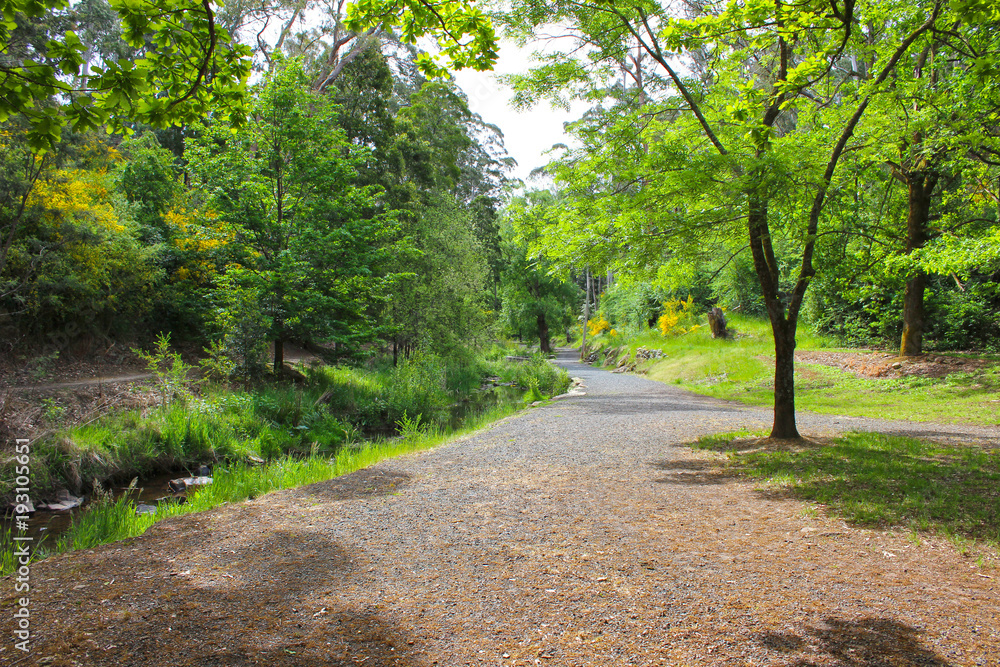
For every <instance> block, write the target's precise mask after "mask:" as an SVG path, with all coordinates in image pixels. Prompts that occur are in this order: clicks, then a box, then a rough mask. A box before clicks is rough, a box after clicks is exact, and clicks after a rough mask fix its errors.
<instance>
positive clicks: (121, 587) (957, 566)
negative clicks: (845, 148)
mask: <svg viewBox="0 0 1000 667" xmlns="http://www.w3.org/2000/svg"><path fill="white" fill-rule="evenodd" d="M571 374H573V375H576V376H580V377H582V378H583V379H584V382H585V385H586V388H585V389H584V391H585V392H586V394H585V395H583V396H576V397H572V398H568V399H564V400H562V401H557V402H555V403H553V404H550V405H548V406H544V407H540V408H537V409H534V410H531V411H528V412H526V413H522V414H520V415H517V416H515V417H512V418H509V419H506V420H504V421H502V422H500V423H499V424H497V425H495V426H493V427H492V428H490V429H487V430H484V431H481V432H479V433H477V434H474V435H472V436H468V437H466V438H464V439H462V440H459V441H456V442H454V443H452V444H449V445H447V446H444V447H441V448H439V449H436V450H434V451H431V452H425V453H423V454H418V455H413V456H408V457H404V458H400V459H395V460H391V461H385V462H383V463H382V464H380V465H378V466H375V467H374V468H371V469H368V470H364V471H359V472H358V473H355V474H353V475H349V476H347V477H345V478H341V479H338V480H332V481H330V482H327V483H322V484H317V485H313V486H311V487H306V488H303V489H298V490H293V491H287V492H281V493H275V494H270V495H268V496H265V497H263V498H260V499H258V500H256V501H252V502H248V503H243V504H240V505H235V506H228V507H222V508H218V509H216V510H214V511H211V512H207V513H204V514H200V515H192V516H187V517H179V518H177V519H173V520H170V521H166V522H163V523H161V524H158V525H157V526H155V527H154V528H153V529H152V530H151V531H150V532H149V533H148V534H147V535H145V536H143V537H141V538H138V539H135V540H131V541H128V542H124V543H118V544H113V545H107V546H105V547H102V548H99V549H95V550H93V551H90V552H83V553H74V554H68V555H64V556H60V557H55V558H52V559H50V560H47V561H45V562H42V563H38V564H35V565H34V566H33V567H32V570H31V585H32V591H31V613H32V616H31V629H32V632H33V643H32V646H31V653H30V655H28V656H23V662H19V660H21V659H22V655H21V654H20V652H16V651H15V650H14V649H13V648H12V642H11V641H10V640H9V639H5V643H4V645H3V646H2V647H0V662H2V663H3V664H4V665H8V664H9V665H13V664H45V665H115V666H122V665H226V666H236V665H297V666H317V667H318V666H320V665H323V666H329V665H333V666H346V665H351V666H358V665H364V666H365V667H371V666H373V665H377V666H380V665H400V666H404V665H405V666H408V667H425V666H428V667H429V666H431V665H442V666H444V665H448V666H450V665H538V664H548V665H566V666H570V665H615V666H617V665H796V666H801V667H805V666H811V665H816V666H818V665H845V666H851V667H860V666H866V667H867V666H872V667H874V666H876V665H895V666H899V665H903V666H911V665H912V666H916V665H997V664H998V660H1000V602H998V599H1000V591H998V590H997V588H998V587H997V584H998V581H997V580H998V579H1000V574H998V573H996V572H995V571H990V572H987V573H985V574H986V576H984V574H983V573H982V572H980V571H978V570H976V569H975V568H974V567H972V566H971V564H970V563H969V562H968V561H966V560H964V559H963V558H962V557H961V556H959V555H958V554H957V553H956V551H955V549H954V548H953V547H951V546H950V545H948V544H945V543H940V542H937V541H935V540H926V539H925V540H922V541H919V543H917V542H916V541H913V542H911V541H910V540H908V539H907V536H906V535H905V534H896V533H884V532H877V531H870V530H860V529H855V528H852V527H849V526H846V525H845V524H844V523H843V522H841V521H839V520H836V519H832V518H827V517H823V516H812V515H811V514H812V513H810V512H806V511H804V509H805V508H804V506H803V504H802V503H799V502H796V501H791V500H787V499H783V498H780V497H774V496H773V495H768V494H765V493H762V492H759V491H755V490H754V487H753V486H752V485H750V484H747V483H745V482H742V481H739V480H736V479H733V478H731V477H727V476H725V475H723V474H721V473H720V472H719V471H718V469H717V468H716V467H715V464H714V463H713V462H712V461H711V460H710V459H708V458H706V457H705V455H702V454H698V453H695V452H692V450H690V449H688V448H687V447H685V446H684V445H685V443H689V442H691V441H692V440H693V439H694V438H695V437H697V436H698V435H701V434H706V433H710V432H716V431H720V430H731V429H735V428H742V427H749V428H759V427H761V426H765V425H767V424H768V423H769V415H768V413H767V412H766V411H760V410H755V409H748V408H742V407H738V406H734V405H732V404H727V403H722V402H719V401H714V400H710V399H705V398H701V397H697V396H692V395H690V394H687V393H684V392H682V391H680V390H678V389H676V388H674V387H669V386H665V385H661V384H658V383H654V382H651V381H648V380H645V379H643V378H638V377H633V376H622V375H613V374H611V373H607V372H604V371H599V370H596V369H591V368H587V367H582V366H578V365H571ZM838 421H839V422H843V421H844V420H838V419H837V418H827V417H821V416H809V415H803V416H802V418H801V427H802V429H803V430H804V431H806V432H809V433H817V434H818V433H830V432H834V431H837V430H839V429H840V428H841V427H856V426H857V424H849V425H846V426H845V425H844V424H843V423H837V422H838ZM853 421H855V420H852V422H853ZM911 427H913V425H905V424H904V425H898V424H897V425H895V426H894V427H893V428H896V429H898V430H907V429H908V428H911ZM913 428H920V429H924V430H934V429H933V427H927V426H920V427H913ZM938 431H940V433H941V434H943V435H942V436H941V437H952V438H954V437H959V436H958V435H957V433H958V432H957V431H956V430H954V429H950V428H949V429H948V430H942V429H938ZM976 437H977V438H980V439H983V440H984V441H990V440H995V439H996V433H990V432H988V431H985V430H984V431H983V432H978V433H977V434H976ZM987 577H990V578H987ZM0 584H2V585H3V586H4V593H3V596H2V598H0V599H3V605H2V606H3V608H4V609H5V610H10V609H12V608H13V605H14V597H15V594H14V593H13V582H12V581H6V582H0ZM10 616H11V613H10V612H7V611H5V612H4V613H3V616H2V618H0V631H2V634H3V636H4V637H6V638H9V637H10V636H11V618H10Z"/></svg>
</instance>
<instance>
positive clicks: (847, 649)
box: [757, 617, 951, 667]
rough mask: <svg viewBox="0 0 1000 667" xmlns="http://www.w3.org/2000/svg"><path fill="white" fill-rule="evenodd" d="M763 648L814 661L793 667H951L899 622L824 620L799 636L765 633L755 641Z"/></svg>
mask: <svg viewBox="0 0 1000 667" xmlns="http://www.w3.org/2000/svg"><path fill="white" fill-rule="evenodd" d="M757 641H759V642H760V643H761V644H762V645H763V646H765V647H767V648H768V649H771V650H772V651H778V652H781V653H800V652H804V651H809V653H810V654H812V655H816V654H818V655H817V657H816V658H805V657H800V658H798V659H797V660H796V661H795V662H792V663H788V664H789V665H791V666H793V667H813V666H815V665H820V664H823V665H825V664H830V663H829V660H830V659H831V658H832V659H833V660H835V661H836V662H835V663H834V664H836V665H840V666H842V667H949V665H950V664H951V663H949V662H948V661H947V660H945V659H944V658H943V657H941V656H940V655H938V654H937V653H935V652H934V651H933V650H931V649H929V648H927V647H926V646H924V645H923V643H922V642H921V641H920V634H919V633H918V631H917V630H916V629H915V628H913V627H911V626H909V625H906V624H905V623H900V622H899V621H895V620H891V619H886V618H877V617H869V618H863V619H860V620H853V621H849V620H844V619H840V618H825V619H823V625H822V626H820V627H806V628H803V632H802V633H801V634H795V633H792V632H787V633H782V632H765V633H761V634H760V635H758V637H757Z"/></svg>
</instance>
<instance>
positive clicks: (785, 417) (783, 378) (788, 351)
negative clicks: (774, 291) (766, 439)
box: [771, 318, 799, 438]
mask: <svg viewBox="0 0 1000 667" xmlns="http://www.w3.org/2000/svg"><path fill="white" fill-rule="evenodd" d="M796 324H797V322H790V321H788V320H786V319H784V318H781V320H780V321H778V322H775V321H774V320H773V319H772V320H771V331H773V332H774V423H773V424H772V425H771V437H772V438H798V437H799V431H798V428H797V426H796V424H795V329H796Z"/></svg>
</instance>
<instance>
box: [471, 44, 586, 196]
mask: <svg viewBox="0 0 1000 667" xmlns="http://www.w3.org/2000/svg"><path fill="white" fill-rule="evenodd" d="M533 50H535V48H534V47H532V46H531V45H528V46H527V47H524V48H520V47H518V46H517V45H516V44H513V43H512V42H507V41H501V43H500V49H499V56H500V58H499V60H498V61H497V65H496V68H495V70H494V71H493V72H476V71H475V70H471V69H466V70H461V71H458V72H453V75H454V77H455V81H456V82H457V83H458V85H459V86H460V87H461V88H462V90H464V91H465V94H466V95H468V97H469V108H470V109H471V110H472V112H473V113H477V114H479V115H480V116H482V118H483V120H484V121H486V122H487V123H492V124H493V125H496V126H497V127H499V128H500V130H501V131H502V132H503V135H504V145H505V146H506V147H507V153H508V154H510V156H511V157H513V158H514V159H515V160H517V168H516V169H514V171H513V173H511V174H510V175H511V176H515V177H517V178H520V179H522V180H525V181H527V180H528V175H529V174H530V173H531V170H532V169H535V168H537V167H542V166H544V165H545V164H546V163H547V162H548V161H549V158H548V157H546V156H545V155H543V153H544V152H545V151H547V150H549V149H550V148H552V146H553V144H559V143H567V144H568V143H570V141H569V139H568V138H567V137H566V135H565V134H563V123H565V122H567V121H571V120H576V119H577V118H579V117H580V112H568V111H563V110H562V109H553V108H552V107H551V106H550V105H549V103H548V102H544V101H543V102H540V103H539V104H536V105H535V106H534V107H533V108H531V109H530V110H527V111H517V110H516V109H514V108H513V107H512V106H511V105H510V99H511V97H513V93H512V91H511V90H510V88H508V87H507V86H505V85H503V84H502V83H500V82H499V81H497V74H516V73H520V72H524V71H526V70H527V69H528V67H530V65H531V63H530V59H529V56H530V55H531V52H532V51H533Z"/></svg>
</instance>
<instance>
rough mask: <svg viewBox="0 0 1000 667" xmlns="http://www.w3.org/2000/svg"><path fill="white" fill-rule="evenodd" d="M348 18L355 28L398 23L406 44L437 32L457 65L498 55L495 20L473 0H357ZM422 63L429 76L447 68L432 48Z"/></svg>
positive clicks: (485, 62)
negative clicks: (432, 52) (440, 0)
mask: <svg viewBox="0 0 1000 667" xmlns="http://www.w3.org/2000/svg"><path fill="white" fill-rule="evenodd" d="M345 23H346V25H347V28H348V29H349V30H352V31H354V32H362V31H365V30H368V29H373V28H382V29H387V28H395V29H397V30H398V31H399V35H400V38H401V39H402V41H403V42H404V43H406V44H416V43H417V40H419V39H421V38H422V37H427V36H433V37H434V38H436V40H437V43H438V46H439V47H440V49H441V53H442V54H443V55H444V56H445V58H446V59H447V66H448V67H451V68H453V69H465V68H466V67H471V68H473V69H477V70H480V71H482V70H489V69H492V68H493V63H494V62H496V58H497V54H496V34H495V32H494V30H493V24H492V23H491V21H490V19H489V18H488V17H487V16H486V15H485V14H483V13H482V11H480V10H479V8H478V7H475V6H473V3H472V2H470V1H468V0H449V1H447V2H429V1H428V0H356V2H354V3H352V4H351V5H349V6H348V8H347V16H346V21H345ZM417 66H418V67H419V68H420V71H421V72H423V73H424V74H425V75H426V76H429V77H441V76H444V75H445V74H447V69H446V68H445V66H442V65H441V64H440V63H438V62H436V61H435V58H434V57H433V56H431V55H430V54H428V53H421V54H420V57H418V59H417Z"/></svg>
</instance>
